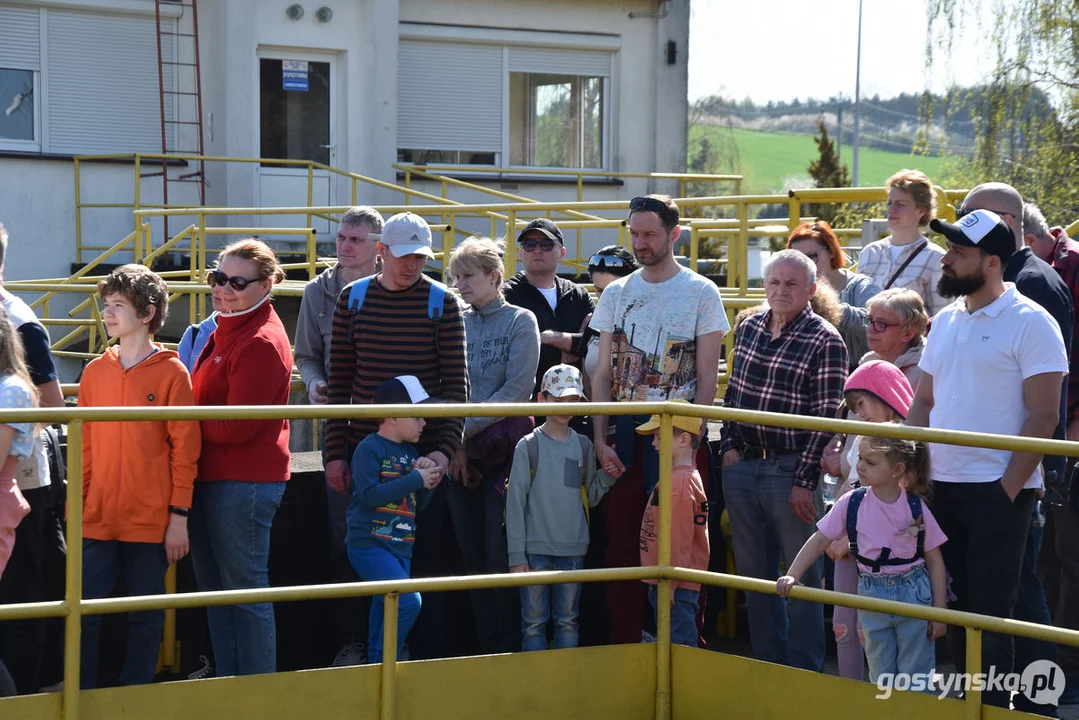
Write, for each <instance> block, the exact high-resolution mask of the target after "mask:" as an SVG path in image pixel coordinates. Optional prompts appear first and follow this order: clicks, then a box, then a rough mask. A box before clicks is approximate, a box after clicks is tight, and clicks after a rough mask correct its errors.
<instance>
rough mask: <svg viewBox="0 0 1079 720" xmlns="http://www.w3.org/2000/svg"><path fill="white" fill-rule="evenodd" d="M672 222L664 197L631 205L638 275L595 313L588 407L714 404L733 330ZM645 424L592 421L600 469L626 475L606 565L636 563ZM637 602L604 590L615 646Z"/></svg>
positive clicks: (612, 499)
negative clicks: (682, 250) (678, 249)
mask: <svg viewBox="0 0 1079 720" xmlns="http://www.w3.org/2000/svg"><path fill="white" fill-rule="evenodd" d="M678 217H679V214H678V206H677V205H676V204H675V203H674V201H673V200H671V199H670V198H669V197H667V196H666V195H648V196H646V197H636V198H633V199H632V200H631V201H630V203H629V234H630V238H631V239H632V242H633V254H634V255H635V256H636V258H637V261H638V262H640V264H641V268H640V269H639V270H636V271H634V272H633V273H631V274H629V275H627V276H626V277H622V278H618V279H617V280H615V281H614V282H612V283H611V284H610V285H608V286H607V288H606V290H604V291H603V295H601V296H600V300H599V306H598V307H596V312H595V314H594V315H593V316H592V322H591V327H592V328H593V329H594V330H596V331H598V332H599V333H600V340H599V362H598V363H597V369H596V372H595V374H594V375H593V376H592V399H593V400H594V401H597V402H609V401H611V400H612V399H613V400H615V401H619V402H620V401H627V402H632V401H637V402H641V401H652V400H656V401H658V400H673V399H676V398H681V399H685V400H689V401H691V402H695V403H697V404H699V405H709V406H710V405H712V403H713V402H714V401H715V398H716V378H717V375H718V374H719V353H720V342H721V341H722V339H723V335H724V334H725V333H726V332H727V331H728V330H730V324H729V323H728V322H727V315H726V313H725V312H724V311H723V301H722V300H720V297H719V288H717V287H716V285H715V283H713V282H712V281H710V280H708V279H707V278H705V277H703V276H701V275H698V274H697V273H695V272H693V271H692V270H689V269H688V268H684V267H682V266H681V265H679V264H678V261H677V260H676V259H675V257H674V244H675V242H676V241H677V240H678V236H679V234H680V232H681V228H680V227H679V225H678ZM648 418H649V416H648V415H643V416H640V417H630V416H620V417H616V418H615V419H614V423H613V426H614V433H613V435H609V434H608V429H609V424H608V418H606V417H604V416H599V417H595V418H593V421H592V422H593V427H594V430H595V437H594V441H595V446H596V458H597V459H598V461H599V463H600V464H601V465H602V466H603V469H604V470H606V471H607V472H608V473H610V474H612V475H616V476H617V475H618V474H619V473H620V472H621V471H625V474H624V475H622V478H621V480H619V482H618V483H617V484H616V485H615V486H614V487H612V488H611V490H610V492H608V494H607V497H606V498H605V499H604V501H603V519H604V522H605V525H606V534H607V556H606V563H607V566H608V567H627V566H636V565H639V564H640V530H641V518H642V517H643V516H644V508H645V503H646V501H647V498H648V494H649V493H650V492H651V491H652V489H653V488H654V487H655V485H656V482H657V481H658V479H659V457H658V454H657V453H656V451H655V450H654V449H653V448H652V444H651V440H649V439H648V437H646V436H643V435H638V434H637V433H636V432H635V429H636V426H637V425H640V424H642V423H643V422H646V421H647V420H648ZM703 428H704V424H703V423H702V430H703ZM706 448H707V443H705V442H702V443H701V445H700V448H699V450H700V452H699V453H698V456H697V464H698V467H699V469H701V471H702V474H703V471H704V468H705V467H706V466H704V465H702V464H701V463H702V454H703V453H704V451H705V450H706ZM706 457H707V456H705V458H704V459H706ZM643 603H644V586H643V585H642V584H641V583H639V582H628V583H626V582H622V583H608V584H607V615H608V625H609V629H610V642H611V643H616V644H617V643H631V642H640V640H641V623H642V620H643V615H644V613H643Z"/></svg>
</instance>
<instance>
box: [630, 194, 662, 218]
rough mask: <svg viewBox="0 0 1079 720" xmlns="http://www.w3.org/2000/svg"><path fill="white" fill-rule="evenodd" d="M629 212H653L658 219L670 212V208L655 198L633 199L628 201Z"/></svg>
mask: <svg viewBox="0 0 1079 720" xmlns="http://www.w3.org/2000/svg"><path fill="white" fill-rule="evenodd" d="M629 209H630V212H633V211H634V210H646V211H648V212H654V213H655V214H656V215H659V216H660V217H663V216H665V215H666V214H667V213H669V212H670V208H668V207H667V203H665V202H662V201H660V200H656V199H655V198H650V197H635V198H633V199H632V200H630V201H629Z"/></svg>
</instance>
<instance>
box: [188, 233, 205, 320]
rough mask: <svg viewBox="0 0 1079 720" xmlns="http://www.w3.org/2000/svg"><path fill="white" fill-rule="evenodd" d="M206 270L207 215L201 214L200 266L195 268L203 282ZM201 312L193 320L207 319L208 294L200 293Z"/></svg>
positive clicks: (199, 238) (197, 275)
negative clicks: (203, 274)
mask: <svg viewBox="0 0 1079 720" xmlns="http://www.w3.org/2000/svg"><path fill="white" fill-rule="evenodd" d="M205 269H206V213H201V212H200V213H199V237H198V265H196V267H195V272H196V277H197V278H198V279H199V280H203V276H202V271H203V270H205ZM198 301H199V303H198V304H199V310H198V317H197V318H195V319H193V320H192V321H191V322H192V323H194V322H195V320H199V321H201V320H203V319H204V318H205V317H206V293H198Z"/></svg>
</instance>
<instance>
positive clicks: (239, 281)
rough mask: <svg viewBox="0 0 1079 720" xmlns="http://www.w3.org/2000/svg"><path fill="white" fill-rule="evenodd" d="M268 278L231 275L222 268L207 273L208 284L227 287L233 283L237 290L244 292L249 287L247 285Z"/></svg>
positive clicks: (234, 288) (233, 287)
mask: <svg viewBox="0 0 1079 720" xmlns="http://www.w3.org/2000/svg"><path fill="white" fill-rule="evenodd" d="M265 279H266V278H245V277H240V276H239V275H233V276H232V277H229V276H228V275H226V274H225V273H223V272H221V271H220V270H211V271H210V272H208V273H206V284H207V285H209V286H210V287H213V286H214V285H217V286H218V287H225V285H231V286H232V289H233V290H236V291H237V292H243V291H244V290H246V289H247V286H248V285H250V284H251V283H256V282H259V281H261V280H265Z"/></svg>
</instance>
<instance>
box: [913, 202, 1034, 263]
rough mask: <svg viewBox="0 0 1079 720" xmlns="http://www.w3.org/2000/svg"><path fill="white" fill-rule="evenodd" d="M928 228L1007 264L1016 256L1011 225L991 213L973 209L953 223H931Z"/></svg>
mask: <svg viewBox="0 0 1079 720" xmlns="http://www.w3.org/2000/svg"><path fill="white" fill-rule="evenodd" d="M929 227H930V228H932V229H933V231H934V232H938V233H940V234H941V235H943V236H944V238H945V239H946V240H948V242H952V243H955V244H956V245H962V246H964V247H975V248H978V249H980V250H982V251H984V252H986V253H988V254H990V255H996V256H997V257H999V258H1000V259H1001V260H1002V261H1003V262H1008V260H1009V259H1010V258H1011V256H1012V255H1014V254H1015V235H1014V234H1013V233H1012V229H1011V228H1010V227H1008V223H1006V222H1004V220H1003V218H1001V217H1000V215H997V214H996V213H995V212H993V211H991V210H973V211H971V212H969V213H967V214H966V215H964V216H963V217H961V218H959V220H957V221H956V222H954V223H950V222H947V221H945V220H931V221H930V223H929Z"/></svg>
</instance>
